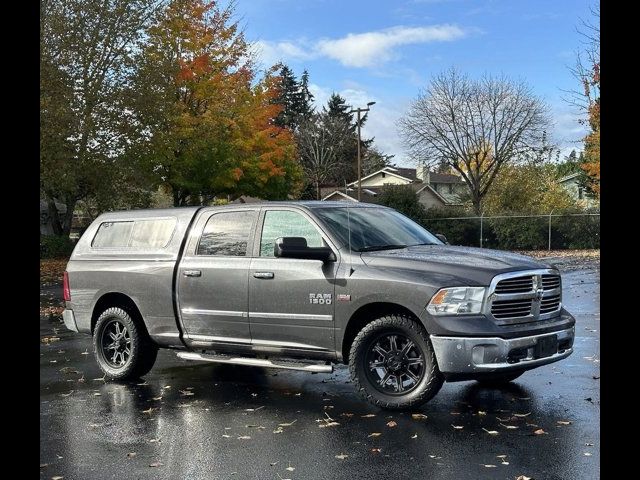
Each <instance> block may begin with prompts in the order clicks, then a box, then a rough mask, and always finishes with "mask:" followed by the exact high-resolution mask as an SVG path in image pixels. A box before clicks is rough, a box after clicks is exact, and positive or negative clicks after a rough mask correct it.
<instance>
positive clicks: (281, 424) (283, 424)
mask: <svg viewBox="0 0 640 480" xmlns="http://www.w3.org/2000/svg"><path fill="white" fill-rule="evenodd" d="M297 421H298V420H297V419H296V420H294V421H293V422H289V423H279V424H278V426H279V427H290V426H291V425H293V424H294V423H296V422H297Z"/></svg>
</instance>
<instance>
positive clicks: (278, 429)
mask: <svg viewBox="0 0 640 480" xmlns="http://www.w3.org/2000/svg"><path fill="white" fill-rule="evenodd" d="M282 432H284V430H283V429H282V427H278V428H276V429H275V430H274V431H273V433H282Z"/></svg>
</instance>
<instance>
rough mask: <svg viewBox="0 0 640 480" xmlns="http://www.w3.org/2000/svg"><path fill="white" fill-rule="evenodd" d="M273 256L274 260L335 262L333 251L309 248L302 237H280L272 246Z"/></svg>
mask: <svg viewBox="0 0 640 480" xmlns="http://www.w3.org/2000/svg"><path fill="white" fill-rule="evenodd" d="M273 255H274V256H275V257H276V258H280V257H281V258H300V259H306V260H321V261H323V262H328V261H329V260H335V256H334V255H333V251H332V250H331V249H330V248H329V247H309V246H307V239H306V238H304V237H280V238H278V239H276V241H275V243H274V245H273Z"/></svg>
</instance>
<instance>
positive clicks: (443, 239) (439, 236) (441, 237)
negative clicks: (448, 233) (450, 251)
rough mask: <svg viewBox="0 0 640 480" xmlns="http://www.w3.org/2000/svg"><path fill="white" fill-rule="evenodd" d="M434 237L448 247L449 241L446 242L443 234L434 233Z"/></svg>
mask: <svg viewBox="0 0 640 480" xmlns="http://www.w3.org/2000/svg"><path fill="white" fill-rule="evenodd" d="M436 237H437V238H438V240H440V241H441V242H442V243H444V244H445V245H449V241H448V240H447V237H445V236H444V235H443V234H441V233H436Z"/></svg>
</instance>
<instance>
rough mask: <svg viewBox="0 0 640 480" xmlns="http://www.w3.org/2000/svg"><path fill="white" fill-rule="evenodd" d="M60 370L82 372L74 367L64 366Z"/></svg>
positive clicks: (63, 371)
mask: <svg viewBox="0 0 640 480" xmlns="http://www.w3.org/2000/svg"><path fill="white" fill-rule="evenodd" d="M60 372H62V373H82V372H79V371H78V370H76V369H75V368H73V367H62V368H61V369H60Z"/></svg>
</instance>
